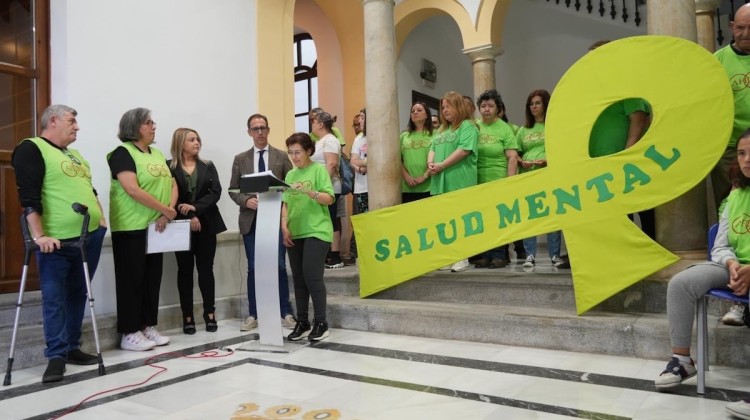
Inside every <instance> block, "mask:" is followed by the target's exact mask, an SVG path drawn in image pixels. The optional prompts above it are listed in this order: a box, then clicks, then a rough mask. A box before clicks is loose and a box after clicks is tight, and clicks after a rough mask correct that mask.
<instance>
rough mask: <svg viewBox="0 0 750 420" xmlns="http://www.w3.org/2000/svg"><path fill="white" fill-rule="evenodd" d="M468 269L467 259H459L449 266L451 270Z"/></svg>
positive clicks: (458, 271) (456, 271)
mask: <svg viewBox="0 0 750 420" xmlns="http://www.w3.org/2000/svg"><path fill="white" fill-rule="evenodd" d="M468 269H469V260H468V259H466V260H461V261H459V262H457V263H455V264H453V265H452V266H451V272H453V273H460V272H461V271H466V270H468Z"/></svg>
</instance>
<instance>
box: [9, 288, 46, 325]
mask: <svg viewBox="0 0 750 420" xmlns="http://www.w3.org/2000/svg"><path fill="white" fill-rule="evenodd" d="M17 305H18V293H6V294H0V330H2V329H7V328H10V329H13V322H14V321H15V319H16V307H17ZM41 323H42V293H41V292H40V291H38V290H34V291H30V292H25V293H24V294H23V302H22V306H21V319H20V321H19V325H34V324H41Z"/></svg>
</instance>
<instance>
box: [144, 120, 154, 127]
mask: <svg viewBox="0 0 750 420" xmlns="http://www.w3.org/2000/svg"><path fill="white" fill-rule="evenodd" d="M144 124H146V125H147V126H149V127H153V126H155V125H156V121H154V120H148V121H146V122H145V123H144Z"/></svg>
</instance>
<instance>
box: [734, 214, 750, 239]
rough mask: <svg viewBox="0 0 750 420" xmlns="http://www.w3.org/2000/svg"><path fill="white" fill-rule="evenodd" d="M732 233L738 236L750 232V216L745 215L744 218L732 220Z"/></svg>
mask: <svg viewBox="0 0 750 420" xmlns="http://www.w3.org/2000/svg"><path fill="white" fill-rule="evenodd" d="M732 231H733V232H734V233H736V234H738V235H744V234H746V233H749V232H750V214H747V213H743V214H742V216H740V217H737V218H736V219H734V220H732Z"/></svg>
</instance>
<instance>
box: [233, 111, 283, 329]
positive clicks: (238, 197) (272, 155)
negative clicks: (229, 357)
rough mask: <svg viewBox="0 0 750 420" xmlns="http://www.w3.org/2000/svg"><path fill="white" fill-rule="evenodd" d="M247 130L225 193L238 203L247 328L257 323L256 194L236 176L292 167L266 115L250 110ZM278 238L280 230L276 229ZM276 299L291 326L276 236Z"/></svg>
mask: <svg viewBox="0 0 750 420" xmlns="http://www.w3.org/2000/svg"><path fill="white" fill-rule="evenodd" d="M247 132H248V134H250V137H251V138H252V139H253V147H252V148H250V150H247V151H245V152H242V153H240V154H238V155H237V156H235V157H234V163H233V164H232V180H231V181H230V183H229V191H230V193H229V196H230V197H232V200H234V202H235V203H237V205H238V206H240V216H239V227H240V233H241V234H242V238H243V240H244V242H245V254H246V255H247V300H248V304H249V306H250V313H249V316H248V317H247V319H246V320H245V322H243V323H242V326H241V327H240V330H242V331H250V330H252V329H254V328H256V327H257V326H258V309H257V305H256V302H255V220H256V218H255V212H256V211H257V209H258V197H257V196H256V195H255V194H243V193H239V192H232V191H238V190H239V188H240V177H241V176H242V175H247V174H253V173H258V172H263V171H268V170H270V171H271V172H273V174H274V175H275V176H276V178H279V179H281V180H283V179H284V178H286V174H287V172H289V171H291V170H292V162H291V161H290V160H289V157H288V156H287V154H286V153H285V152H283V151H281V150H279V149H277V148H275V147H273V146H271V145H270V144H268V135H269V133H270V132H271V127H270V126H269V125H268V118H266V116H264V115H261V114H253V115H251V116H250V118H248V120H247ZM279 238H281V232H280V231H279ZM279 303H280V308H281V321H282V325H283V326H284V327H285V328H289V329H292V328H294V325H295V324H296V321H295V319H294V316H293V315H292V306H291V304H290V303H289V277H288V276H287V273H286V249H285V248H284V245H283V244H282V241H281V240H279Z"/></svg>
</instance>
